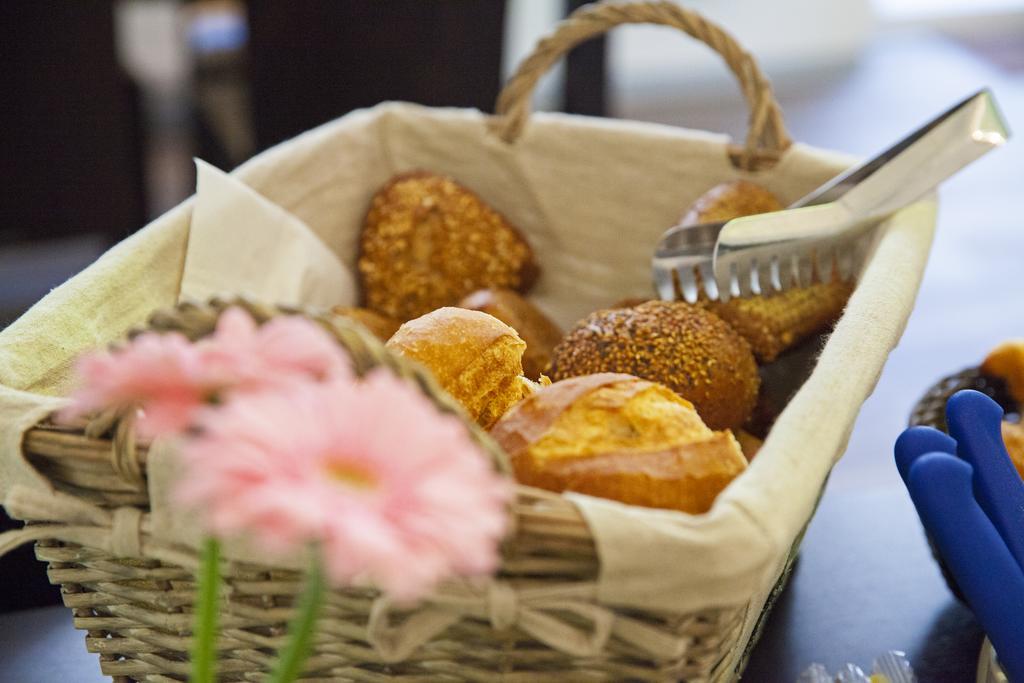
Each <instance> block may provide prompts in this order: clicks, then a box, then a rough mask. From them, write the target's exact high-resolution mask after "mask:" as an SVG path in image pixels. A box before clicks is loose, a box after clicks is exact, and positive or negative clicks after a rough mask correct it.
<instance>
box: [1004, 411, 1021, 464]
mask: <svg viewBox="0 0 1024 683" xmlns="http://www.w3.org/2000/svg"><path fill="white" fill-rule="evenodd" d="M1003 442H1004V443H1005V444H1006V452H1007V453H1009V454H1010V460H1013V465H1014V467H1016V468H1017V474H1019V475H1020V476H1021V478H1024V425H1021V424H1020V423H1019V422H1008V421H1005V420H1004V421H1003Z"/></svg>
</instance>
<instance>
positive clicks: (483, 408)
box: [387, 307, 534, 428]
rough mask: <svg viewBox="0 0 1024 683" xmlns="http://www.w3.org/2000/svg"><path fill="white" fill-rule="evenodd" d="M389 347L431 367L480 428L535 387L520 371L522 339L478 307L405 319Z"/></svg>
mask: <svg viewBox="0 0 1024 683" xmlns="http://www.w3.org/2000/svg"><path fill="white" fill-rule="evenodd" d="M387 348H388V349H390V350H392V351H394V352H396V353H398V354H399V355H401V356H404V357H406V358H411V359H413V360H415V361H417V362H419V363H420V364H421V365H423V366H425V367H426V368H427V369H428V370H430V372H431V373H432V374H433V375H434V378H435V379H436V380H437V382H438V384H440V385H441V387H442V388H443V389H444V390H445V391H447V392H448V393H449V394H451V395H452V398H454V399H455V400H456V401H458V402H459V403H460V404H462V407H463V408H465V409H466V412H467V413H468V414H469V416H470V418H472V419H473V420H474V421H476V423H477V424H479V425H480V426H482V427H484V428H487V427H490V426H491V425H492V424H493V423H494V422H495V420H497V419H498V418H499V417H501V416H502V415H503V414H504V413H505V411H506V410H508V408H509V407H510V406H511V405H512V404H514V403H516V402H518V401H519V400H520V399H522V397H523V395H524V394H525V393H530V392H532V391H533V389H534V387H531V386H530V385H529V384H527V383H526V380H525V378H524V377H523V376H522V375H523V361H522V358H523V351H524V350H525V349H526V343H525V342H524V341H523V340H522V339H520V338H519V335H518V334H516V331H515V330H513V329H512V328H511V327H509V326H508V325H506V324H505V323H503V322H501V321H500V320H498V319H497V318H495V317H493V316H490V315H487V314H486V313H481V312H480V311H470V310H466V309H464V308H454V307H446V308H439V309H437V310H436V311H432V312H430V313H428V314H426V315H423V316H420V317H419V318H416V319H415V320H410V321H409V322H407V323H405V324H403V325H402V326H401V327H400V328H398V331H397V332H395V334H394V335H393V336H392V337H391V339H389V340H388V343H387Z"/></svg>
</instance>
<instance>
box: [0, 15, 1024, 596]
mask: <svg viewBox="0 0 1024 683" xmlns="http://www.w3.org/2000/svg"><path fill="white" fill-rule="evenodd" d="M580 4H583V3H580V2H575V1H565V0H474V1H469V0H445V1H442V0H435V1H424V0H387V1H384V2H382V1H379V0H296V1H291V2H288V1H284V0H277V1H274V0H249V1H247V2H244V1H242V0H197V1H192V2H185V1H181V0H120V1H118V2H110V1H101V0H92V1H90V2H75V1H72V0H63V1H59V0H38V1H34V0H4V2H2V3H0V65H2V69H0V86H2V88H0V92H2V93H3V95H2V98H0V131H2V134H0V145H2V154H0V181H2V184H0V187H2V190H0V192H2V195H0V196H2V199H0V328H2V327H3V326H4V325H5V324H7V323H9V322H10V321H11V320H13V319H14V318H15V317H16V316H18V315H19V314H20V313H21V312H22V311H24V310H25V309H26V308H27V307H29V306H30V305H31V304H33V303H34V302H35V301H36V300H38V299H39V298H40V297H42V296H43V295H45V294H46V292H47V291H49V289H50V288H52V287H54V286H56V285H57V284H59V283H61V282H62V281H64V280H65V279H66V278H68V277H69V276H71V275H73V274H74V273H75V272H77V271H78V270H80V269H81V268H83V267H84V266H85V265H87V264H88V263H90V262H91V261H93V260H94V259H95V258H96V257H97V256H98V255H99V254H100V253H102V251H103V250H105V249H106V248H107V247H109V246H110V245H111V244H113V243H114V242H116V241H118V240H120V239H122V238H123V237H125V236H126V235H128V234H129V233H131V232H132V231H134V230H136V229H138V228H140V227H141V226H143V225H144V224H145V223H146V222H147V221H148V220H150V219H151V218H153V217H154V216H157V215H159V214H160V213H161V212H163V211H165V210H166V209H168V208H169V207H171V206H173V205H174V204H176V203H177V202H179V201H181V200H182V199H184V198H185V197H187V196H188V195H190V194H191V193H192V191H193V187H194V168H193V164H192V158H193V157H194V156H198V157H201V158H203V159H206V160H208V161H210V162H211V163H213V164H215V165H217V166H219V167H221V168H225V169H230V168H232V167H234V166H236V165H238V164H239V163H241V162H242V161H244V160H245V159H247V158H249V157H250V156H252V155H253V154H254V153H256V152H258V151H260V150H262V149H265V148H267V147H268V146H271V145H274V144H276V143H278V142H280V141H282V140H285V139H287V138H289V137H291V136H294V135H296V134H298V133H300V132H302V131H304V130H306V129H309V128H311V127H313V126H316V125H318V124H320V123H323V122H325V121H328V120H330V119H332V118H335V117H337V116H340V115H343V114H345V113H346V112H348V111H350V110H352V109H355V108H358V107H364V106H370V105H373V104H376V103H378V102H380V101H383V100H406V101H414V102H420V103H424V104H428V105H452V106H464V107H476V108H479V109H481V110H484V111H491V110H492V106H493V102H494V99H495V97H496V96H497V94H498V91H499V88H500V85H501V83H502V81H503V79H504V78H505V77H506V76H507V75H508V74H509V73H510V72H511V70H512V69H513V68H514V66H515V64H516V63H517V62H518V60H519V59H520V58H522V57H523V56H524V55H525V54H526V53H528V51H529V50H530V48H531V47H532V45H533V44H534V42H535V41H536V40H537V38H538V37H539V36H541V35H543V34H544V33H545V32H547V31H548V30H550V28H551V26H552V25H553V24H554V23H555V22H556V21H558V20H559V19H560V18H561V17H563V16H565V15H566V14H567V13H568V12H569V11H571V10H572V9H573V8H575V7H576V6H578V5H580ZM685 4H687V5H688V6H691V7H693V8H695V9H698V10H700V11H701V12H703V13H705V14H706V15H707V16H708V17H710V18H712V19H714V20H716V21H718V22H719V23H721V24H722V25H724V26H725V27H727V28H728V29H729V30H730V31H731V32H733V33H734V34H735V35H736V36H737V37H738V38H739V40H740V42H742V43H743V44H744V45H746V46H747V47H748V48H749V50H750V51H751V52H752V53H753V54H755V55H756V56H758V58H759V59H760V61H761V62H762V65H763V67H764V69H765V70H766V72H767V73H768V74H769V75H770V76H771V77H772V79H773V82H774V84H775V87H776V92H777V94H778V97H779V99H780V101H781V103H782V106H783V110H784V112H785V113H786V116H787V123H788V125H789V128H790V131H791V133H792V134H793V136H794V138H795V139H797V140H799V141H801V142H805V143H808V144H812V145H818V146H822V147H828V148H832V149H837V150H841V151H845V152H850V153H853V154H857V155H867V154H870V153H873V152H875V151H878V150H879V149H881V148H883V147H885V146H887V145H888V143H890V142H892V141H894V140H895V139H896V138H898V137H899V136H901V135H902V134H904V133H905V132H908V131H909V130H910V129H912V128H913V127H915V126H916V125H918V124H920V123H922V122H923V121H925V120H926V119H928V118H930V117H931V116H932V115H933V114H935V113H937V112H938V111H940V110H942V109H944V108H946V107H947V106H948V105H950V104H951V103H953V102H955V101H957V100H959V99H961V98H962V97H964V96H965V95H967V94H969V93H971V92H973V91H974V90H976V89H978V88H979V87H981V86H984V85H989V86H991V87H992V88H993V89H994V91H995V93H996V95H997V98H998V99H999V101H1000V102H1001V103H1002V105H1003V107H1004V110H1005V113H1006V115H1007V117H1008V119H1009V121H1010V124H1011V127H1014V124H1016V126H1015V127H1016V128H1017V129H1018V130H1024V0H829V1H828V2H822V1H820V0H774V1H772V2H759V1H757V0H689V1H688V2H687V3H685ZM537 98H538V102H537V105H538V107H540V108H543V109H550V110H563V111H568V112H575V113H580V114H588V115H595V116H612V117H623V118H629V119H637V120H644V121H655V122H661V123H666V124H673V125H682V126H687V127H691V128H701V129H707V130H713V131H722V132H726V133H729V134H731V135H733V136H734V137H737V138H739V137H742V135H743V132H744V125H745V121H746V111H745V109H744V107H743V104H742V100H741V98H740V96H739V93H738V90H737V88H736V86H735V83H734V82H733V80H732V79H731V76H730V75H729V74H728V72H727V70H726V69H725V68H724V66H723V65H722V63H721V62H720V60H719V59H718V58H717V57H716V56H715V55H713V54H711V53H710V51H709V50H707V48H705V47H703V46H701V45H696V44H694V43H692V41H688V40H686V39H685V38H684V37H682V36H681V35H680V34H678V33H676V32H673V31H671V30H667V29H662V28H657V27H630V28H625V29H620V30H617V31H616V32H614V33H613V34H612V35H611V36H610V37H608V38H607V39H602V40H597V41H592V42H590V43H587V44H586V45H584V46H582V47H581V48H579V49H577V50H576V51H574V52H573V53H572V55H571V56H570V58H569V59H568V60H567V62H566V64H564V65H562V66H561V67H560V68H559V69H556V70H555V72H554V73H552V74H551V75H550V76H549V77H547V78H546V80H545V82H544V83H543V86H542V87H541V88H540V91H539V93H538V95H537ZM1020 147H1021V145H1020V144H1019V143H1018V144H1011V145H1009V146H1008V147H1007V149H1005V150H1000V151H999V152H997V153H995V154H993V155H991V157H987V158H986V159H985V160H984V161H983V162H982V163H979V164H978V165H977V166H975V167H972V168H970V169H968V170H967V171H966V172H964V173H963V174H961V175H960V176H958V177H957V178H956V179H954V180H953V181H951V182H950V183H948V184H947V185H946V186H945V187H944V190H943V193H942V201H943V205H942V209H941V212H942V213H941V220H940V226H939V233H938V238H937V241H936V245H935V249H934V252H933V256H932V261H931V264H930V267H929V271H928V275H927V276H926V279H925V282H924V285H923V286H922V291H921V297H920V299H919V305H918V310H917V312H915V314H914V317H913V318H912V319H911V322H910V325H909V326H908V329H907V333H906V335H905V337H904V341H903V343H902V344H901V345H900V347H899V348H898V349H897V350H896V351H895V353H894V355H893V358H892V360H891V361H890V364H889V366H888V367H887V369H886V372H885V374H884V375H883V377H882V379H881V382H880V384H879V388H878V390H877V391H876V393H875V395H874V396H873V397H872V399H871V400H869V402H868V403H867V404H866V405H865V407H864V411H863V413H862V416H861V420H860V422H858V425H857V428H856V429H855V430H854V433H853V436H852V437H851V442H850V449H849V452H848V454H847V457H846V458H845V459H844V460H843V461H842V462H841V463H840V464H839V466H838V467H837V469H836V472H835V474H834V476H833V479H832V483H831V485H830V486H831V489H836V488H840V489H842V488H844V487H845V488H850V489H855V488H856V489H863V488H864V487H873V486H894V485H895V486H898V481H897V480H896V477H895V470H894V468H893V467H892V464H891V456H890V448H891V444H892V440H893V439H894V438H895V435H896V434H897V433H898V431H899V429H900V428H901V427H902V425H903V423H904V420H905V416H906V414H907V413H908V412H909V410H910V407H911V405H912V404H913V402H914V401H915V399H916V398H917V397H918V396H919V395H920V393H921V392H922V391H923V390H924V389H925V388H926V387H927V386H929V385H930V384H931V383H932V382H933V381H934V380H935V379H937V378H938V377H940V376H942V375H943V374H947V373H949V372H951V371H954V370H957V369H959V368H961V367H964V366H967V365H971V364H973V363H976V362H977V361H978V360H979V359H980V357H981V356H982V355H983V354H984V353H985V351H987V350H988V349H989V348H990V347H991V346H993V345H994V344H995V343H996V342H997V341H999V340H1001V339H1003V338H1006V337H1010V336H1021V335H1024V329H1022V316H1021V314H1020V312H1021V310H1022V308H1021V303H1020V302H1021V301H1022V300H1024V283H1022V281H1021V278H1020V275H1019V273H1020V270H1019V264H1020V261H1021V255H1022V254H1024V231H1022V229H1021V223H1022V219H1021V215H1022V213H1024V210H1022V208H1021V204H1020V199H1019V195H1020V189H1021V182H1022V171H1024V154H1022V152H1021V151H1020ZM1015 195H1016V196H1015ZM23 552H24V553H25V554H27V555H28V554H30V550H29V549H24V551H23ZM15 571H17V569H16V564H15V563H12V562H10V561H5V565H4V574H5V576H8V577H10V576H11V572H15ZM27 571H32V572H33V578H32V581H35V582H37V583H38V581H39V579H41V576H40V572H39V571H38V568H37V567H34V566H32V567H31V568H30V569H29V570H27ZM26 581H29V580H28V579H26ZM43 581H45V580H43ZM25 585H28V584H25ZM55 598H56V594H55V593H52V594H48V597H46V598H45V599H55ZM4 600H6V601H8V602H11V603H12V604H13V606H18V605H21V606H23V605H25V604H31V603H32V602H33V601H38V600H39V598H38V596H36V595H34V594H33V592H32V590H25V591H20V592H19V591H5V592H4V593H3V594H0V601H4ZM11 606H12V605H11V604H0V610H2V609H4V608H10V607H11Z"/></svg>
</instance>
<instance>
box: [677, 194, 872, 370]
mask: <svg viewBox="0 0 1024 683" xmlns="http://www.w3.org/2000/svg"><path fill="white" fill-rule="evenodd" d="M782 208H783V206H782V202H780V201H779V200H778V198H777V197H775V195H773V194H772V193H771V192H769V191H768V190H766V189H765V188H763V187H761V186H760V185H758V184H756V183H751V182H749V181H746V180H736V181H732V182H728V183H722V184H720V185H716V186H715V187H713V188H711V189H710V190H708V191H707V192H705V193H704V194H703V195H701V196H700V197H699V198H698V199H697V201H696V202H694V204H693V206H691V207H690V209H689V210H688V211H687V212H686V214H685V215H684V216H683V218H682V221H681V224H682V225H697V224H700V223H711V222H714V221H727V220H730V219H732V218H739V217H740V216H753V215H754V214H759V213H770V212H772V211H779V210H781V209H782ZM852 292H853V284H852V283H850V282H842V281H840V280H838V279H835V278H830V279H828V281H825V282H815V283H813V284H811V285H809V286H807V287H794V288H792V289H788V290H786V291H785V292H780V293H777V294H773V295H771V296H751V297H745V298H742V299H730V300H729V301H727V302H725V303H722V302H720V301H702V302H701V305H703V306H706V307H707V308H708V309H709V310H711V311H712V312H713V313H714V314H715V315H717V316H718V317H720V318H721V319H722V320H724V321H726V322H727V323H729V324H730V325H732V326H733V327H734V328H735V329H736V331H737V332H739V333H740V334H742V335H743V337H744V338H745V339H746V340H747V341H748V342H750V346H751V348H752V349H753V351H754V355H755V356H756V357H757V360H758V361H760V362H761V363H770V362H771V361H773V360H775V359H776V358H778V357H779V354H781V353H783V352H784V351H786V350H787V349H790V348H792V347H793V346H795V345H796V344H798V343H799V342H801V341H803V340H804V339H807V338H808V337H810V336H811V335H813V334H815V333H816V332H820V331H821V330H823V329H826V328H827V327H828V326H829V325H831V324H832V323H834V322H835V321H836V320H837V319H838V318H839V315H840V314H841V313H842V311H843V307H844V306H845V305H846V301H847V300H848V299H849V298H850V294H851V293H852Z"/></svg>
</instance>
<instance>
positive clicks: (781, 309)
mask: <svg viewBox="0 0 1024 683" xmlns="http://www.w3.org/2000/svg"><path fill="white" fill-rule="evenodd" d="M852 292H853V283H852V282H842V281H840V280H838V279H834V280H832V281H831V282H825V283H815V284H813V285H811V286H810V287H797V288H794V289H789V290H786V291H785V292H780V293H778V294H775V295H774V296H768V297H764V296H754V297H750V298H747V299H729V301H727V302H726V303H722V302H721V301H707V302H702V304H703V305H704V306H706V307H707V308H708V310H710V311H712V312H714V314H715V315H717V316H718V317H719V318H721V319H722V320H724V321H725V322H727V323H729V324H730V325H732V327H733V329H735V330H736V331H737V332H739V333H740V334H742V335H743V337H744V338H745V339H746V340H747V341H748V342H750V348H751V349H753V351H754V355H755V356H757V360H758V361H760V362H762V363H770V362H772V361H773V360H775V359H776V358H778V357H779V354H780V353H782V352H783V351H785V350H787V349H790V348H792V347H793V346H795V345H796V344H797V343H799V342H801V341H803V340H804V339H806V338H807V337H809V336H811V335H813V334H815V333H817V332H820V331H821V330H824V329H826V328H827V327H828V326H829V325H831V324H833V323H834V322H835V321H836V320H838V319H839V316H840V315H841V314H842V312H843V307H844V306H846V302H847V300H849V298H850V294H851V293H852Z"/></svg>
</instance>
